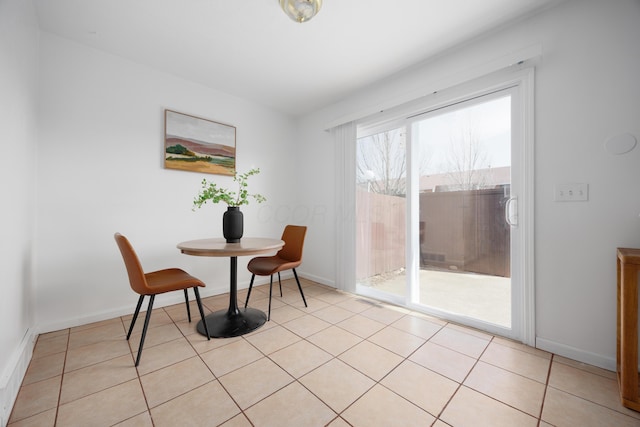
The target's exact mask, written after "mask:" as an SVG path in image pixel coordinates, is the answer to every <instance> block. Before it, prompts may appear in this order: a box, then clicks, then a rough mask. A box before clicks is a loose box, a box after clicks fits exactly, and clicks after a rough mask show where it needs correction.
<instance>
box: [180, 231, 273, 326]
mask: <svg viewBox="0 0 640 427" xmlns="http://www.w3.org/2000/svg"><path fill="white" fill-rule="evenodd" d="M283 246H284V241H282V240H280V239H269V238H262V237H243V238H242V239H240V242H238V243H227V241H226V240H225V239H224V238H211V239H198V240H189V241H186V242H182V243H179V244H178V249H180V251H181V252H182V253H183V254H186V255H194V256H205V257H229V259H230V275H229V276H230V278H229V308H228V309H227V310H220V311H215V312H213V313H211V314H209V315H207V316H205V321H206V322H207V329H208V330H209V336H210V337H212V338H228V337H237V336H239V335H243V334H246V333H248V332H251V331H253V330H256V329H258V328H259V327H260V326H262V325H264V324H265V322H266V321H267V315H266V314H265V313H264V312H263V311H261V310H257V309H255V308H251V307H247V308H243V309H239V308H238V257H239V256H247V255H267V254H270V253H275V252H277V251H279V250H280V249H281V248H282V247H283ZM196 328H197V330H198V332H200V333H201V334H202V335H205V336H206V332H205V329H204V325H203V324H202V320H201V321H200V322H198V325H197V327H196Z"/></svg>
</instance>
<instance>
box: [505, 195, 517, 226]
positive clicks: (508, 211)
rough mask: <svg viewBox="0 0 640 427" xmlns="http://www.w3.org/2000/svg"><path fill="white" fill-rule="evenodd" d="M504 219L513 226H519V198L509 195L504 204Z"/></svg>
mask: <svg viewBox="0 0 640 427" xmlns="http://www.w3.org/2000/svg"><path fill="white" fill-rule="evenodd" d="M504 219H505V221H506V222H507V224H509V225H510V226H511V227H517V226H518V198H517V197H515V196H514V197H509V199H508V200H507V203H505V204H504Z"/></svg>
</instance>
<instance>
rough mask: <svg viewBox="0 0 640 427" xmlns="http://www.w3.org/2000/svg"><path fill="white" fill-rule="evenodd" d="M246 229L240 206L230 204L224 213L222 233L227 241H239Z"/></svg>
mask: <svg viewBox="0 0 640 427" xmlns="http://www.w3.org/2000/svg"><path fill="white" fill-rule="evenodd" d="M243 231H244V218H243V216H242V211H241V210H240V207H239V206H228V207H227V211H226V212H225V213H224V214H223V215H222V235H223V236H224V238H225V239H227V243H238V242H239V241H240V239H241V238H242V233H243Z"/></svg>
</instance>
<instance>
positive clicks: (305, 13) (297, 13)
mask: <svg viewBox="0 0 640 427" xmlns="http://www.w3.org/2000/svg"><path fill="white" fill-rule="evenodd" d="M280 7H281V8H282V10H284V13H286V14H287V16H288V17H289V18H291V19H293V20H294V21H296V22H306V21H308V20H309V19H311V18H313V17H314V16H316V15H317V14H318V12H320V8H321V7H322V0H280Z"/></svg>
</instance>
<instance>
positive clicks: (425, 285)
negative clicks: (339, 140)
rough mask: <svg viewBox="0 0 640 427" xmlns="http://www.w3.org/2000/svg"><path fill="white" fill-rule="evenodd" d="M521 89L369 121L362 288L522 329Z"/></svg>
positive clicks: (359, 256) (480, 323)
mask: <svg viewBox="0 0 640 427" xmlns="http://www.w3.org/2000/svg"><path fill="white" fill-rule="evenodd" d="M516 93H517V87H510V88H505V89H500V90H494V91H491V93H488V94H485V95H476V96H474V97H472V98H469V99H466V100H464V99H463V100H456V101H455V102H451V103H450V104H449V105H446V104H443V105H441V106H437V107H436V108H433V109H431V110H427V111H424V112H417V113H414V114H413V115H405V116H404V117H401V118H400V119H396V120H392V121H387V122H384V123H380V124H374V125H370V126H366V127H364V126H363V127H361V128H359V131H358V138H357V145H356V156H355V163H356V165H355V171H356V174H355V175H356V195H355V199H356V200H355V201H356V204H355V205H356V209H355V223H356V231H355V234H356V253H355V264H356V265H355V269H356V292H358V293H360V294H363V295H367V296H371V297H375V298H378V299H382V300H386V301H389V302H392V303H396V304H400V305H404V306H408V307H411V308H416V309H419V310H422V311H425V312H427V313H430V314H434V315H438V316H440V317H444V318H449V319H451V320H454V321H458V322H461V323H465V324H469V325H471V326H475V327H480V328H482V329H485V330H489V331H492V332H498V333H502V334H503V335H506V336H513V335H514V333H512V331H513V326H514V318H515V319H518V318H519V316H520V314H519V310H520V306H521V305H522V298H521V297H522V288H521V286H522V281H521V280H520V277H521V275H520V273H519V268H520V267H519V266H521V265H522V262H521V260H520V254H521V250H520V248H521V247H522V239H521V235H522V234H521V233H514V232H513V230H514V229H515V228H516V227H519V224H518V213H517V211H518V205H517V203H518V198H517V194H518V191H520V189H521V188H522V183H523V179H522V170H521V167H520V161H519V160H518V159H521V156H520V153H522V148H521V147H520V145H521V143H522V138H521V137H520V136H521V134H522V132H521V129H520V127H521V120H520V118H521V116H522V115H521V114H520V113H519V111H518V109H519V108H520V107H519V106H520V105H521V104H520V103H518V102H514V94H516ZM514 135H515V136H516V137H514ZM514 183H515V187H514ZM514 188H516V189H518V191H514ZM514 273H515V274H514ZM514 302H515V305H514ZM516 323H517V322H516ZM516 335H517V333H516Z"/></svg>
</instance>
